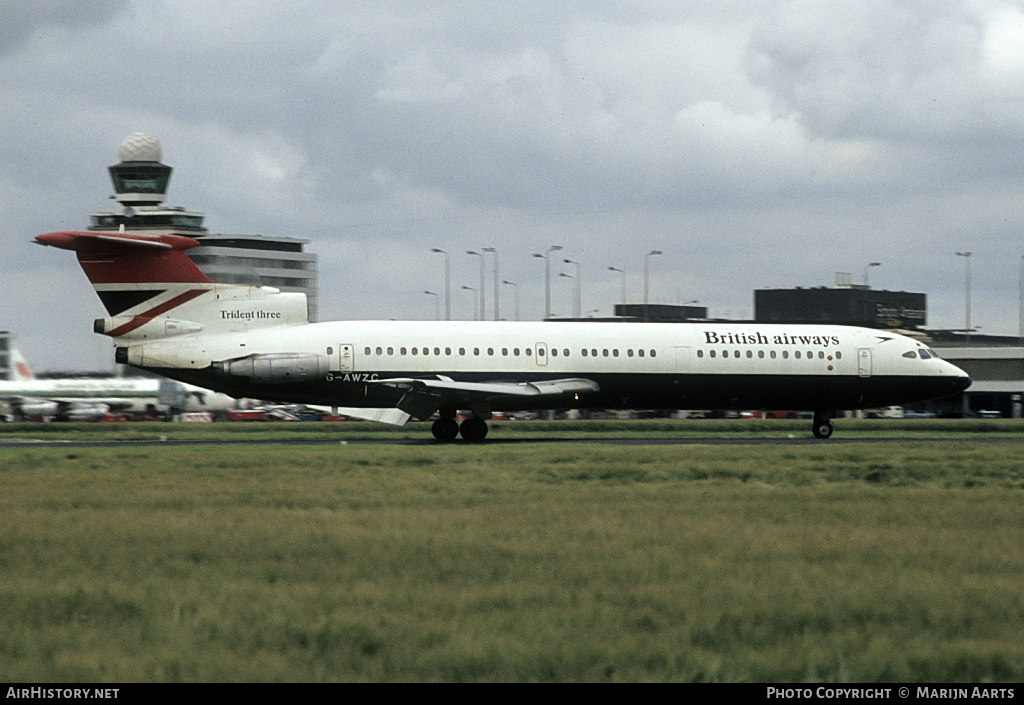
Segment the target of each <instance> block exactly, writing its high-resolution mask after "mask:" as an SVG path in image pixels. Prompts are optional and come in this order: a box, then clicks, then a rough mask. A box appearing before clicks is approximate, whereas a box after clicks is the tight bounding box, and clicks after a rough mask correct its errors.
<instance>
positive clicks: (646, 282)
mask: <svg viewBox="0 0 1024 705" xmlns="http://www.w3.org/2000/svg"><path fill="white" fill-rule="evenodd" d="M660 254H661V250H651V251H650V252H648V253H647V254H646V255H644V323H647V322H648V320H649V319H650V317H649V316H648V315H647V303H648V301H647V299H648V297H647V293H648V288H649V286H648V285H649V283H650V273H651V272H650V270H651V257H653V256H654V255H660Z"/></svg>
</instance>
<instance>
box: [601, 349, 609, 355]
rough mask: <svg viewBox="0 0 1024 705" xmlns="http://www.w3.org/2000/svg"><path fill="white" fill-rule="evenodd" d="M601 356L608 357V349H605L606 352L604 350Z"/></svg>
mask: <svg viewBox="0 0 1024 705" xmlns="http://www.w3.org/2000/svg"><path fill="white" fill-rule="evenodd" d="M601 354H602V355H604V356H605V357H608V348H605V349H604V350H602V351H601Z"/></svg>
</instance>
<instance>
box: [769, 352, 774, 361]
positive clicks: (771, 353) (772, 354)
mask: <svg viewBox="0 0 1024 705" xmlns="http://www.w3.org/2000/svg"><path fill="white" fill-rule="evenodd" d="M768 354H769V355H770V356H771V358H772V359H773V360H774V359H775V351H774V350H772V351H771V352H770V353H768Z"/></svg>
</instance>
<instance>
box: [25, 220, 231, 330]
mask: <svg viewBox="0 0 1024 705" xmlns="http://www.w3.org/2000/svg"><path fill="white" fill-rule="evenodd" d="M36 242H38V243H39V244H41V245H50V246H51V247H59V248H61V249H63V250H74V251H75V252H76V253H77V254H78V263H79V264H80V265H82V270H83V271H84V272H85V276H87V277H88V278H89V281H91V282H92V285H93V287H94V288H95V289H96V293H97V294H99V297H100V300H101V301H102V302H103V305H104V307H106V309H107V312H108V313H109V314H110V315H111V316H117V315H120V314H121V313H123V312H124V311H126V310H128V309H130V308H134V307H135V306H137V305H138V304H140V303H142V302H144V301H146V300H148V299H150V298H152V297H153V296H156V295H157V294H159V293H161V292H163V291H166V290H167V289H168V288H177V289H181V288H187V287H182V285H183V284H184V285H187V284H211V283H212V282H211V281H210V279H209V277H207V276H206V275H205V274H203V272H202V271H201V270H200V269H199V267H197V266H196V264H195V263H194V262H193V261H192V260H190V259H189V258H188V255H186V254H185V252H184V251H185V250H188V249H191V248H193V247H196V246H197V245H198V244H199V242H198V241H197V240H193V239H192V238H190V237H183V236H181V235H161V236H159V237H151V236H146V235H128V234H123V233H116V234H115V233H89V232H75V231H62V232H54V233H46V234H45V235H39V236H38V237H36Z"/></svg>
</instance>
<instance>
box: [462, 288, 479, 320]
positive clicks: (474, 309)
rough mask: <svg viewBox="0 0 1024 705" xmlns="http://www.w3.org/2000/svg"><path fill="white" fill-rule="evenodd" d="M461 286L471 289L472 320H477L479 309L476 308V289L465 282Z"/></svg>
mask: <svg viewBox="0 0 1024 705" xmlns="http://www.w3.org/2000/svg"><path fill="white" fill-rule="evenodd" d="M462 288H463V289H465V290H466V291H472V292H473V320H474V321H475V320H477V315H478V314H479V311H478V310H477V309H478V305H477V300H476V289H474V288H473V287H471V286H466V285H465V284H463V285H462Z"/></svg>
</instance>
